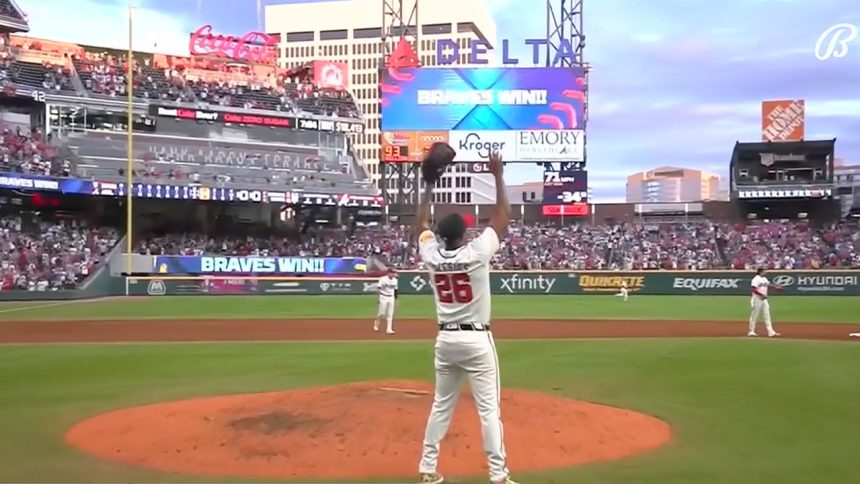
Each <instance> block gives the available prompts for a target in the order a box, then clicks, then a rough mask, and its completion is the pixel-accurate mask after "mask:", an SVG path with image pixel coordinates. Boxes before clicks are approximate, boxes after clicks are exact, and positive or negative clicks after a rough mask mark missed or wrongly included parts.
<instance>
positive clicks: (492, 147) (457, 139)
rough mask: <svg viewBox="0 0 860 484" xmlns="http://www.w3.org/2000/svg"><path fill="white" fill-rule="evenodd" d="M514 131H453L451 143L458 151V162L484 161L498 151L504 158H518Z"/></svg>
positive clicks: (450, 137) (449, 134)
mask: <svg viewBox="0 0 860 484" xmlns="http://www.w3.org/2000/svg"><path fill="white" fill-rule="evenodd" d="M514 133H515V132H514V131H451V132H449V133H448V138H449V143H450V144H451V146H452V147H453V148H454V149H455V150H457V161H483V160H488V159H489V158H490V154H491V153H493V152H494V151H498V152H499V153H500V154H501V155H502V158H507V159H514V158H515V157H516V138H515V136H514Z"/></svg>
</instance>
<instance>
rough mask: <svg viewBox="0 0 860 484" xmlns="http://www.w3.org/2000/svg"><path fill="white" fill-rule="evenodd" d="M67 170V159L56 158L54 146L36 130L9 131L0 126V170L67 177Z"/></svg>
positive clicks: (68, 165) (68, 167) (69, 167)
mask: <svg viewBox="0 0 860 484" xmlns="http://www.w3.org/2000/svg"><path fill="white" fill-rule="evenodd" d="M71 169H72V167H71V164H70V163H69V161H68V160H62V159H61V158H60V157H59V154H58V151H57V148H56V147H54V146H52V145H50V144H48V143H45V142H43V141H42V134H41V132H40V131H39V130H38V129H33V130H32V131H30V132H26V131H24V130H22V129H21V128H20V127H19V128H16V129H15V130H14V131H12V130H11V129H9V127H7V126H0V171H5V172H13V173H29V174H34V175H45V176H51V175H53V176H68V174H69V173H71ZM64 174H65V175H64Z"/></svg>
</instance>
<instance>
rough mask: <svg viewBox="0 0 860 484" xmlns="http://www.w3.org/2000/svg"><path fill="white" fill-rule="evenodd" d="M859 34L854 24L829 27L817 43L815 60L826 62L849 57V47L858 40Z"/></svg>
mask: <svg viewBox="0 0 860 484" xmlns="http://www.w3.org/2000/svg"><path fill="white" fill-rule="evenodd" d="M858 33H860V31H858V28H857V26H856V25H854V24H849V23H841V24H836V25H832V26H830V27H828V28H827V30H825V31H824V32H822V33H821V35H819V36H818V41H817V42H815V58H816V59H818V60H820V61H826V60H828V59H830V58H836V59H841V58H843V57H845V56H846V55H848V45H849V44H850V43H851V42H853V41H854V39H856V38H857V35H858Z"/></svg>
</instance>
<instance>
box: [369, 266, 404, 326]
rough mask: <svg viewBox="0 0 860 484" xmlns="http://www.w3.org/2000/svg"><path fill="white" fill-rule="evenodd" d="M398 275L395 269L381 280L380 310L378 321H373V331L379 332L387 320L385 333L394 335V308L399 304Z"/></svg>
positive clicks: (377, 316)
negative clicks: (382, 322) (381, 323)
mask: <svg viewBox="0 0 860 484" xmlns="http://www.w3.org/2000/svg"><path fill="white" fill-rule="evenodd" d="M399 287H400V286H399V284H398V282H397V273H396V272H395V271H394V269H388V273H387V274H385V275H384V276H382V277H380V278H379V282H378V283H377V291H378V292H379V310H378V311H377V312H376V319H374V320H373V330H374V331H379V324H380V322H381V321H382V320H383V319H384V320H385V324H386V326H385V332H386V333H388V334H394V306H395V304H396V302H397V290H398V289H399Z"/></svg>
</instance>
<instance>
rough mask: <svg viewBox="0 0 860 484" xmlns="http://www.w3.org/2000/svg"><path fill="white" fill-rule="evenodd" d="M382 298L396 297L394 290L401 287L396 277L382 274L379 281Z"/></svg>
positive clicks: (380, 296)
mask: <svg viewBox="0 0 860 484" xmlns="http://www.w3.org/2000/svg"><path fill="white" fill-rule="evenodd" d="M377 285H378V288H379V289H378V290H379V298H380V299H390V298H393V297H394V291H396V290H398V289H399V288H400V285H399V283H398V282H397V278H396V277H388V276H387V275H386V276H382V277H380V278H379V282H378V283H377Z"/></svg>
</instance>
